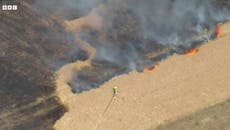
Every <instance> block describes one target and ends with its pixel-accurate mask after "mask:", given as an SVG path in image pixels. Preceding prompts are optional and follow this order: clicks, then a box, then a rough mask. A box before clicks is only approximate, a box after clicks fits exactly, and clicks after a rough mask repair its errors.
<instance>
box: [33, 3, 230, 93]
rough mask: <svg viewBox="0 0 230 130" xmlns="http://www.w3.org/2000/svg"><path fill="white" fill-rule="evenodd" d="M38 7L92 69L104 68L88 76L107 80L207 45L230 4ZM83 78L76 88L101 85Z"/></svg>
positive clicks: (228, 14) (227, 16)
mask: <svg viewBox="0 0 230 130" xmlns="http://www.w3.org/2000/svg"><path fill="white" fill-rule="evenodd" d="M35 7H37V8H42V10H40V11H39V12H40V14H41V15H47V14H49V15H50V14H52V15H53V16H55V17H58V18H60V19H62V22H63V26H65V28H66V30H67V31H69V32H71V33H72V34H73V37H74V39H75V42H76V44H78V45H79V47H80V48H81V49H83V50H84V51H86V52H87V53H88V55H89V56H88V57H89V58H90V60H92V61H93V63H94V64H93V65H92V66H93V67H94V68H100V69H95V70H92V71H94V72H95V74H92V75H93V76H92V75H91V76H88V77H94V76H96V75H97V74H98V73H99V72H98V70H100V71H105V73H106V74H109V75H105V76H104V77H103V76H102V77H103V78H101V79H102V80H103V81H105V80H108V77H109V78H110V77H112V76H114V75H116V74H117V73H121V72H127V71H129V70H133V69H135V70H141V69H143V68H145V67H146V66H147V67H149V66H152V65H154V64H155V63H156V62H158V61H159V60H161V59H162V58H165V57H167V56H168V55H170V54H172V53H174V52H177V53H181V52H183V51H185V50H186V49H190V48H192V47H193V46H194V44H200V43H202V42H204V41H207V40H209V39H210V38H212V37H213V32H214V30H215V28H216V25H217V24H218V23H220V22H223V21H227V20H229V19H230V1H229V0H202V1H200V0H65V1H62V0H55V1H54V0H49V1H47V0H39V1H38V2H37V3H36V4H35ZM87 48H90V50H94V51H93V52H92V51H91V52H90V50H87ZM93 48H95V49H93ZM98 64H101V65H102V66H103V67H101V66H100V67H98ZM111 64H112V66H113V67H111ZM105 68H106V69H105ZM108 68H110V69H108ZM114 68H116V69H114ZM121 68H122V69H121ZM86 72H87V71H86ZM82 73H84V72H81V76H79V75H78V76H77V78H76V80H75V81H74V83H73V84H77V85H76V86H78V87H79V86H82V85H84V86H87V85H88V86H91V87H86V88H87V89H89V88H92V87H97V85H98V84H101V83H102V82H101V79H96V81H95V80H92V81H93V82H97V80H99V82H98V84H97V83H95V84H96V85H95V84H94V85H92V84H91V83H92V82H91V81H88V80H85V81H84V80H83V79H87V75H86V74H82ZM88 73H90V72H88ZM79 77H81V78H79ZM82 77H83V78H82ZM106 77H107V78H106ZM79 79H80V80H79ZM81 83H83V84H82V85H81ZM81 89H84V88H81Z"/></svg>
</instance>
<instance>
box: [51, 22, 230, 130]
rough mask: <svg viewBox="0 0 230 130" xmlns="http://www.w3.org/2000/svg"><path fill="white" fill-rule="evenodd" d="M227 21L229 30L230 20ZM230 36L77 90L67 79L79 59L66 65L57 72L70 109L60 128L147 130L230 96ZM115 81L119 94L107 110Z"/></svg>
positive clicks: (61, 93)
mask: <svg viewBox="0 0 230 130" xmlns="http://www.w3.org/2000/svg"><path fill="white" fill-rule="evenodd" d="M225 26H226V27H225V29H227V31H226V30H225V31H224V33H225V34H227V33H228V32H229V25H225ZM229 41H230V36H224V37H222V38H220V39H218V40H215V41H212V42H210V43H208V44H205V45H203V46H202V47H201V48H200V51H199V53H198V54H197V55H195V56H187V55H174V56H172V57H170V58H169V59H167V60H165V61H163V62H162V63H160V66H159V67H160V68H159V69H158V70H155V71H152V72H148V73H137V72H132V73H130V74H128V75H121V76H118V77H115V78H113V79H112V80H110V81H109V82H107V83H105V84H104V85H102V86H101V87H100V88H99V89H95V90H91V91H89V92H84V93H81V94H78V95H75V94H73V93H72V92H71V90H70V87H69V86H68V84H67V82H68V80H70V79H71V76H70V77H68V75H66V73H72V71H70V70H71V69H68V68H69V67H70V68H71V66H74V64H75V65H76V63H73V64H71V65H67V66H64V67H63V68H61V69H60V70H59V72H58V74H59V75H58V80H57V94H58V96H59V97H60V98H61V101H62V102H63V103H64V104H65V105H66V106H67V107H68V108H69V112H67V113H65V115H64V116H63V117H62V118H61V119H60V120H58V121H57V122H56V125H55V128H56V129H60V130H63V129H65V130H83V129H84V130H91V129H92V130H95V129H98V130H108V129H109V130H113V129H114V130H117V129H125V130H132V129H137V130H143V129H149V128H154V127H155V126H157V125H159V124H161V123H163V122H164V121H166V120H172V121H173V120H176V119H178V118H179V117H183V116H185V115H188V114H190V113H193V112H195V111H197V110H200V109H202V108H206V107H208V106H210V105H214V104H216V103H218V102H222V101H224V100H226V99H228V98H230V81H229V80H228V79H229V78H230V73H229V68H230V57H229V51H230V45H229ZM77 64H81V63H77ZM87 65H88V64H86V66H87ZM84 66H85V65H83V66H82V67H84ZM73 68H74V67H73ZM65 69H67V70H68V71H69V72H68V71H67V70H65ZM71 75H72V74H71ZM66 76H67V77H66ZM63 78H64V79H63ZM60 79H61V80H60ZM114 86H118V88H119V94H118V96H117V97H116V99H115V100H113V102H112V103H111V105H110V106H109V109H108V110H107V111H106V112H105V113H104V111H105V109H106V106H107V105H108V104H109V101H110V100H111V98H112V95H113V89H112V88H113V87H114ZM103 113H104V114H103Z"/></svg>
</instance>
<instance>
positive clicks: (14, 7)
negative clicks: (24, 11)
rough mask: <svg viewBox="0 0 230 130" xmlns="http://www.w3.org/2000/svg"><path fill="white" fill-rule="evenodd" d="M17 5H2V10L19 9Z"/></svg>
mask: <svg viewBox="0 0 230 130" xmlns="http://www.w3.org/2000/svg"><path fill="white" fill-rule="evenodd" d="M17 9H18V6H17V5H2V10H17Z"/></svg>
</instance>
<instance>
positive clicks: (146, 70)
mask: <svg viewBox="0 0 230 130" xmlns="http://www.w3.org/2000/svg"><path fill="white" fill-rule="evenodd" d="M158 69H159V66H158V65H154V66H153V67H151V68H145V69H144V70H143V72H144V73H147V72H152V71H155V70H158Z"/></svg>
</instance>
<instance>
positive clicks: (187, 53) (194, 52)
mask: <svg viewBox="0 0 230 130" xmlns="http://www.w3.org/2000/svg"><path fill="white" fill-rule="evenodd" d="M198 51H199V49H198V48H193V49H191V50H188V51H187V52H186V55H189V56H193V55H195V54H197V53H198Z"/></svg>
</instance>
